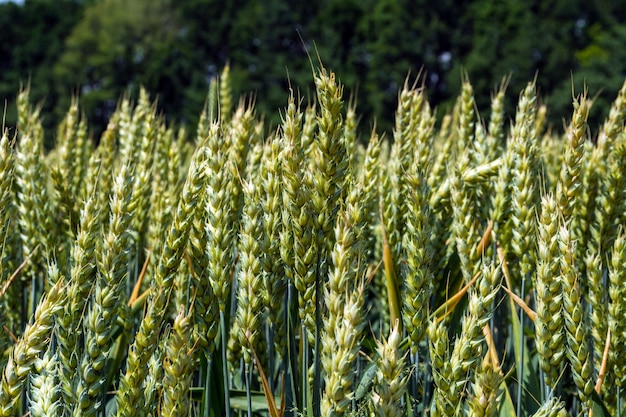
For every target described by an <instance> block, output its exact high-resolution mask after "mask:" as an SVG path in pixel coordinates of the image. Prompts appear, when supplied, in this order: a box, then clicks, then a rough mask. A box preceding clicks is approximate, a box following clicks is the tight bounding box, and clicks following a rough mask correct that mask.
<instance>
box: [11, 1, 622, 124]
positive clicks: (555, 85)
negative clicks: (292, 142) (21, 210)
mask: <svg viewBox="0 0 626 417" xmlns="http://www.w3.org/2000/svg"><path fill="white" fill-rule="evenodd" d="M625 13H626V11H624V10H623V8H621V7H620V5H619V2H617V1H615V0H595V1H582V0H567V1H565V0H560V1H554V2H542V1H540V0H531V1H520V0H475V1H469V0H460V1H454V0H439V1H437V2H430V1H426V0H412V1H409V0H378V1H376V0H361V1H356V0H321V1H316V2H286V1H280V0H247V1H244V0H233V1H229V2H223V1H217V0H178V1H173V0H133V1H125V0H92V1H79V0H58V1H53V0H26V1H25V2H24V3H23V4H21V5H17V4H14V3H3V4H0V27H2V28H3V30H2V31H0V40H1V41H2V42H0V56H2V57H3V58H2V59H0V98H1V99H3V100H4V101H5V102H9V103H11V102H13V101H14V97H15V95H16V93H17V91H18V89H19V86H20V83H27V82H29V83H30V85H31V96H32V97H33V99H34V100H36V101H41V102H42V103H43V106H44V107H43V113H44V115H45V121H46V122H47V123H55V122H56V121H58V118H59V117H61V115H62V114H64V113H65V111H66V109H67V107H68V106H69V103H70V100H71V97H72V95H73V94H79V95H80V102H81V105H82V108H83V110H84V112H85V113H86V115H87V116H88V118H89V119H90V120H91V122H92V125H94V126H96V129H98V128H100V129H101V128H102V127H103V125H104V123H105V121H106V120H107V118H108V116H109V115H110V114H111V112H112V111H113V110H114V108H115V106H116V103H117V100H118V98H119V97H120V96H121V95H123V94H130V95H131V96H132V95H135V94H136V93H137V92H138V91H139V88H140V87H141V86H144V87H145V88H146V89H148V90H149V91H151V92H152V93H154V94H157V95H158V102H159V106H160V109H161V110H162V111H163V112H164V113H165V114H166V115H167V117H168V118H169V119H171V120H174V121H177V122H180V123H188V124H190V125H192V126H193V125H194V124H195V123H196V120H195V119H194V117H195V116H191V115H197V114H199V113H200V111H199V110H200V109H201V107H202V106H203V103H204V101H205V97H206V93H207V90H208V84H209V81H210V80H211V78H213V77H215V76H216V75H217V74H218V73H219V72H220V70H221V68H223V67H224V66H225V65H226V64H227V63H229V65H230V68H231V77H232V80H233V87H234V92H235V94H249V95H251V96H253V97H254V98H255V100H256V102H257V108H258V109H259V110H260V111H262V112H265V113H266V114H268V115H270V114H278V112H277V111H276V110H278V109H281V108H282V107H283V106H284V104H285V103H286V97H287V94H288V88H289V87H290V86H291V87H293V88H295V89H298V90H299V91H300V92H301V95H302V96H303V97H304V99H305V100H312V97H310V96H311V94H310V93H309V92H310V91H312V84H311V80H312V77H311V70H312V69H311V61H312V62H313V65H316V64H317V60H318V55H319V59H321V61H322V62H323V63H324V65H325V66H327V67H329V68H332V69H333V70H334V71H336V72H337V74H338V75H339V76H340V77H341V78H342V81H343V82H344V84H345V85H346V87H347V88H348V89H349V90H351V93H352V94H353V95H354V96H355V98H356V99H357V103H358V104H357V105H358V107H359V110H360V112H361V113H362V114H363V115H364V116H365V117H366V118H367V120H376V123H377V126H379V127H380V128H382V129H384V130H390V129H391V126H392V119H393V111H394V109H395V102H396V99H397V92H398V89H399V88H400V86H401V85H402V84H403V83H404V81H405V79H406V77H407V75H409V74H412V76H413V78H415V77H416V76H417V74H421V80H420V82H423V83H424V84H425V86H426V87H427V91H428V94H429V97H430V100H431V102H433V103H434V104H436V105H437V106H438V107H439V108H440V111H439V112H440V113H442V112H443V109H446V108H449V107H450V106H451V105H452V103H453V101H454V99H455V97H456V94H457V92H458V89H459V86H460V83H461V79H462V75H463V74H464V73H467V74H468V76H469V79H470V80H471V82H472V84H473V85H474V89H475V90H476V91H477V92H478V93H479V94H477V99H478V101H477V106H478V109H479V111H482V110H485V109H486V108H487V107H488V105H489V102H488V100H489V93H490V92H491V91H493V90H494V89H495V88H496V87H497V86H498V85H500V83H501V81H502V79H503V77H509V85H510V88H511V90H513V91H520V90H522V89H523V87H524V85H525V84H526V83H527V82H528V81H530V80H532V79H533V78H535V77H537V84H538V86H539V89H540V92H541V94H542V96H543V97H544V98H545V99H546V100H548V101H549V102H550V108H551V110H552V113H551V114H550V115H549V116H550V121H551V122H552V124H553V125H554V126H555V127H556V128H561V126H562V122H561V118H562V117H563V116H564V115H566V114H570V113H571V111H570V108H571V98H572V93H571V91H572V84H573V87H574V89H575V91H577V92H578V91H581V90H582V89H583V88H584V86H585V85H586V87H587V88H588V89H589V93H590V95H591V96H596V95H597V97H596V100H595V104H594V107H595V109H594V111H593V112H592V120H591V121H592V123H593V122H595V123H598V122H599V120H597V118H599V117H600V116H599V115H601V114H606V113H607V106H608V105H609V103H610V102H611V101H612V100H613V98H614V96H615V94H616V92H617V89H618V88H619V86H620V85H621V83H622V81H623V78H624V77H625V76H626V60H625V59H622V58H623V55H624V54H625V52H624V51H623V48H621V46H622V45H623V43H624V42H623V41H624V40H626V28H624V27H623V26H621V22H622V21H623V18H624V17H626V16H624V14H625ZM513 99H514V98H511V100H513ZM512 106H513V104H512V102H511V103H509V111H512ZM594 115H597V116H594ZM594 117H596V119H594ZM14 120H15V115H14V112H13V108H12V107H11V106H9V107H8V112H7V125H9V126H11V125H12V124H14ZM269 122H270V123H275V122H277V120H269ZM362 127H363V128H364V129H369V128H371V126H362ZM95 133H97V132H95Z"/></svg>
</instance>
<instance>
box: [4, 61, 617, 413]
mask: <svg viewBox="0 0 626 417" xmlns="http://www.w3.org/2000/svg"><path fill="white" fill-rule="evenodd" d="M313 77H314V80H315V87H316V97H315V98H314V99H313V98H310V99H308V102H309V103H313V104H310V105H308V106H305V105H304V104H303V103H305V102H306V101H307V100H305V99H303V98H302V97H300V95H299V94H298V93H296V92H293V91H287V92H285V103H286V106H285V108H284V109H281V110H280V114H281V118H282V123H281V124H280V126H278V127H271V126H267V125H266V124H264V121H263V119H262V118H260V117H259V115H258V114H256V112H255V109H254V101H253V100H250V99H246V98H241V99H238V98H234V97H233V96H232V93H231V86H230V80H229V73H228V67H226V68H225V69H224V71H223V72H222V75H221V77H220V78H219V79H217V80H214V82H213V83H212V84H211V88H210V91H209V93H208V96H207V101H206V106H205V109H204V110H203V112H202V114H201V117H200V122H199V124H198V126H197V127H194V129H195V130H189V128H187V129H185V128H182V127H178V126H176V125H168V124H167V123H166V122H165V119H164V118H163V117H162V116H161V115H160V114H159V113H158V110H157V103H156V102H155V101H153V100H152V99H151V98H150V95H149V93H148V92H146V91H143V90H142V91H141V94H140V95H139V97H138V98H137V99H136V101H133V100H131V99H129V98H127V97H124V98H121V99H120V101H119V104H118V107H117V110H116V111H115V113H114V114H113V115H112V116H111V118H110V121H109V124H108V127H107V129H106V130H105V131H104V133H103V134H102V135H101V136H100V137H99V138H93V137H92V135H91V134H90V129H89V125H88V120H86V118H85V116H84V115H83V114H82V113H81V110H80V99H79V98H76V99H75V100H74V101H73V102H72V105H71V107H70V108H69V109H68V112H67V114H66V116H65V118H64V120H63V122H62V123H61V125H60V126H59V127H58V129H57V131H56V134H55V135H54V136H55V145H54V147H53V149H50V150H47V149H44V145H43V144H44V133H45V132H44V130H43V127H42V122H41V117H40V114H39V108H38V107H37V106H36V105H33V104H31V103H30V102H29V98H28V95H29V94H28V89H23V90H22V91H20V92H19V95H18V97H17V107H18V125H17V126H15V127H7V128H4V129H3V131H2V132H1V133H2V138H1V140H0V199H1V200H2V201H1V204H0V245H1V246H0V248H1V256H2V258H1V262H0V323H2V329H1V331H0V348H1V349H0V354H1V355H0V370H1V371H2V381H1V388H0V416H24V415H30V416H33V417H36V416H113V415H115V416H234V415H241V416H252V415H269V416H271V417H277V416H283V415H286V416H296V415H297V416H300V415H303V416H314V417H317V416H465V415H467V416H511V417H515V416H517V417H521V416H531V415H532V416H566V415H572V416H578V415H583V416H594V417H600V416H609V415H617V416H619V415H620V414H621V413H622V412H624V403H625V401H624V400H625V399H626V396H625V395H624V392H623V391H622V390H621V388H622V385H623V384H624V383H626V233H625V231H624V229H623V225H624V224H625V221H626V218H625V217H624V216H625V213H626V178H625V175H626V132H625V131H624V120H625V116H626V83H625V84H624V86H623V87H622V89H621V91H620V92H619V95H618V96H617V97H616V98H615V101H614V103H613V106H612V108H611V111H610V113H609V114H608V115H607V117H606V120H605V122H604V123H603V124H602V125H601V126H589V125H588V124H587V117H588V113H589V109H590V108H591V106H592V105H593V100H592V99H591V98H589V97H587V96H586V94H585V92H584V91H583V92H581V93H580V94H579V95H577V96H575V97H574V98H573V100H572V113H571V116H570V118H569V120H566V121H565V123H564V124H565V129H564V132H560V131H559V130H558V129H553V128H552V127H549V126H546V112H547V108H546V106H545V105H544V104H542V102H541V99H540V97H538V96H537V91H536V87H535V83H534V82H530V83H528V85H527V87H526V88H525V89H524V91H522V92H521V93H520V94H519V101H518V104H517V108H516V109H515V112H514V114H513V115H507V114H506V113H505V110H504V99H505V95H506V94H511V93H510V92H507V91H506V90H507V82H506V80H504V81H503V83H502V85H500V86H499V87H498V88H497V89H496V90H495V91H493V92H480V94H489V93H491V94H492V96H491V97H492V102H491V109H490V111H489V112H488V114H487V115H485V116H483V115H480V114H478V112H477V110H476V105H475V103H474V94H475V93H474V91H473V89H472V85H471V83H470V81H469V79H467V77H464V79H463V83H462V90H461V91H460V93H459V96H458V99H457V102H456V105H455V107H454V109H453V110H452V111H450V112H449V113H446V114H439V115H438V114H437V112H436V110H435V109H433V108H432V107H431V105H430V104H429V101H428V95H427V93H428V92H427V91H426V89H425V88H424V87H423V86H422V84H421V83H420V79H419V78H418V79H417V80H413V79H407V82H406V84H405V85H404V87H403V88H402V89H401V91H399V93H398V107H397V111H396V116H395V127H394V130H393V132H389V133H386V134H383V133H382V132H377V131H376V128H375V123H374V121H364V120H361V119H360V116H359V113H358V106H357V105H356V104H355V103H354V102H353V101H350V100H348V101H346V100H345V97H344V95H345V94H344V91H343V86H342V84H341V83H340V81H339V79H338V78H337V77H336V76H335V74H334V73H333V72H331V71H329V70H327V69H325V68H324V67H320V68H319V69H316V70H315V71H314V73H313ZM359 124H360V125H361V126H363V124H369V125H370V126H373V127H372V129H371V135H369V137H363V136H362V135H361V134H360V133H359V132H361V131H362V129H359V128H358V126H359ZM95 139H97V141H96V140H95ZM96 143H97V145H95V144H96Z"/></svg>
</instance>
